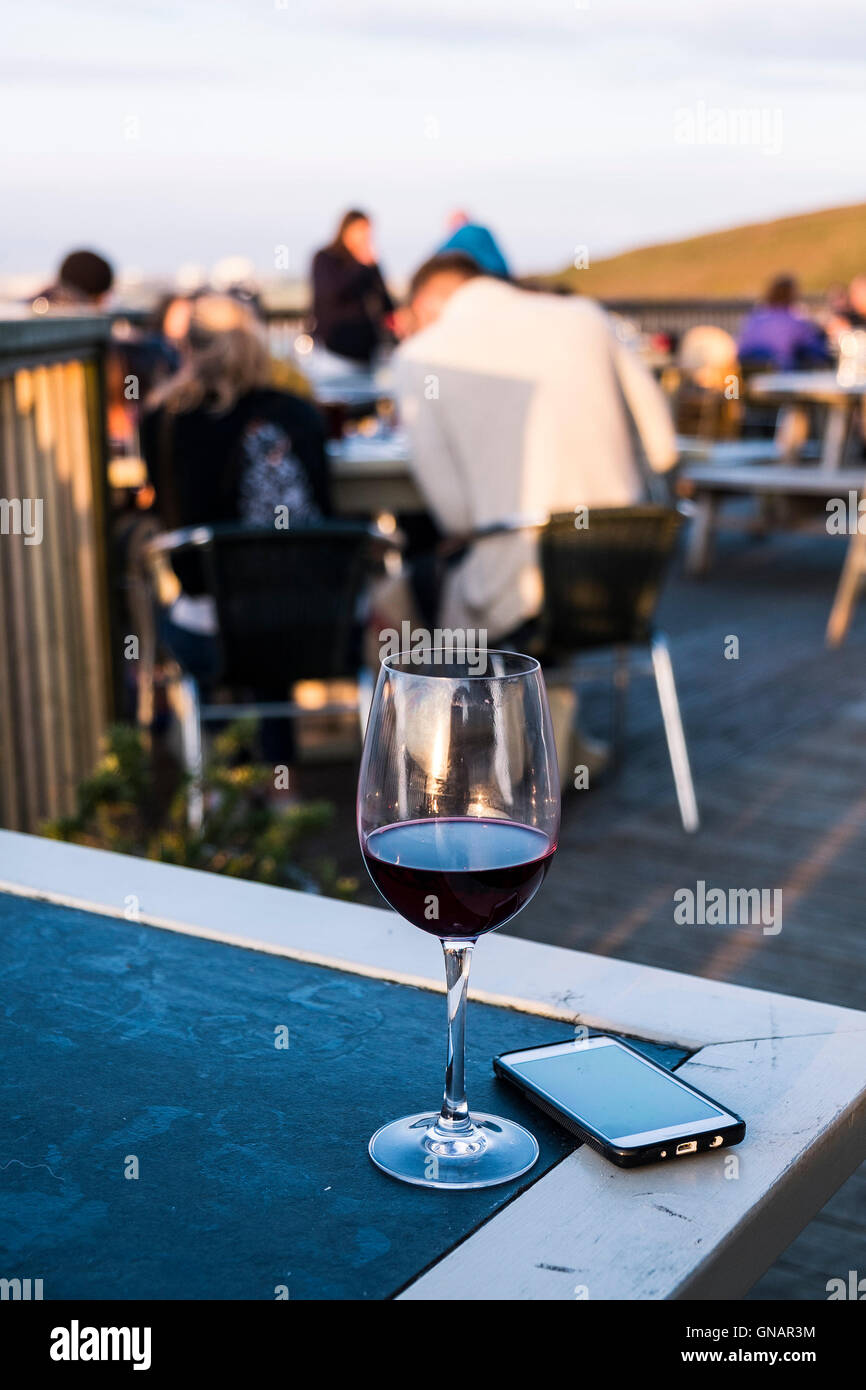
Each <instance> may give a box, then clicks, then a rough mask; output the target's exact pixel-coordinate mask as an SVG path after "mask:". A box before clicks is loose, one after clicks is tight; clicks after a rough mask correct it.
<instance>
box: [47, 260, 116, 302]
mask: <svg viewBox="0 0 866 1390" xmlns="http://www.w3.org/2000/svg"><path fill="white" fill-rule="evenodd" d="M113 285H114V269H113V267H112V265H111V262H110V261H107V260H106V259H105V257H104V256H100V255H99V253H98V252H97V251H70V252H69V254H68V255H67V256H64V258H63V260H62V261H61V263H60V268H59V270H58V271H57V278H56V279H55V281H54V283H53V284H52V285H49V286H48V287H47V288H46V289H44V290H41V291H40V293H39V294H38V295H37V297H36V301H37V304H39V301H42V304H39V307H40V308H42V307H43V305H45V304H47V305H49V306H50V307H52V308H54V307H58V308H64V309H69V308H79V309H91V310H93V311H94V312H95V313H98V312H99V311H100V310H102V309H104V307H105V303H106V300H107V299H108V296H109V295H110V293H111V290H112V286H113Z"/></svg>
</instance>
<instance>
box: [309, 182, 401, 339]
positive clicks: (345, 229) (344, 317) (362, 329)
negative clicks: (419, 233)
mask: <svg viewBox="0 0 866 1390" xmlns="http://www.w3.org/2000/svg"><path fill="white" fill-rule="evenodd" d="M312 280H313V318H314V320H315V325H314V329H313V336H314V338H315V339H316V341H317V342H318V343H321V345H322V346H323V347H326V348H327V349H328V351H329V352H334V353H337V355H338V356H340V357H348V358H349V359H350V360H351V361H353V362H357V363H362V364H364V365H365V366H366V365H368V364H369V363H370V361H371V360H372V358H373V357H374V355H375V353H376V350H377V348H378V347H379V346H380V345H381V344H382V343H383V342H385V341H387V340H388V337H389V331H388V324H387V320H388V318H389V316H390V315H391V314H392V313H393V312H394V303H393V301H392V299H391V296H390V295H389V293H388V289H387V286H386V285H385V281H384V279H383V277H382V272H381V270H380V269H379V266H378V264H377V263H376V252H375V250H374V248H373V234H372V228H371V225H370V219H369V217H367V215H366V213H363V212H359V211H358V210H357V209H353V210H352V211H351V212H347V213H346V214H345V216H344V217H343V219H342V221H341V222H340V226H339V228H338V230H337V235H336V236H335V238H334V240H333V241H332V242H331V244H330V246H325V247H324V248H323V249H322V250H321V251H318V252H317V253H316V255H315V256H314V258H313V271H312Z"/></svg>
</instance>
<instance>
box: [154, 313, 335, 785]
mask: <svg viewBox="0 0 866 1390" xmlns="http://www.w3.org/2000/svg"><path fill="white" fill-rule="evenodd" d="M272 370H273V369H272V363H271V359H270V356H269V353H268V350H267V345H266V343H265V341H264V338H263V336H262V334H261V332H260V330H259V328H258V327H257V325H256V322H255V319H254V317H253V315H252V314H251V311H250V309H249V308H248V307H247V306H246V305H244V304H242V303H240V302H239V301H238V300H236V299H232V298H229V297H228V296H221V295H206V296H203V297H202V298H200V299H198V300H196V301H195V303H194V305H193V306H192V310H191V319H190V327H189V334H188V348H187V353H186V358H185V360H184V362H183V364H182V365H181V367H180V369H179V371H177V372H176V373H175V374H174V375H173V376H171V377H170V378H169V379H168V380H167V381H164V382H162V383H160V385H158V386H157V387H156V389H155V390H154V391H153V392H152V393H151V396H150V398H149V400H148V402H147V405H148V409H147V412H146V414H145V416H144V419H143V421H142V427H141V443H142V451H143V454H144V458H145V462H146V464H147V469H148V474H149V476H150V481H151V483H152V485H153V488H154V491H155V493H156V508H157V512H158V514H159V516H160V519H161V521H162V522H163V524H164V525H165V526H166V528H167V529H168V530H175V529H178V528H180V527H186V526H198V525H202V526H206V525H213V524H217V523H219V522H232V521H236V522H237V521H239V522H246V523H247V524H249V525H251V526H274V525H277V524H279V519H280V517H281V515H282V514H281V512H280V511H279V510H278V509H281V508H287V509H288V512H287V514H288V519H289V523H290V525H294V524H295V523H296V522H298V521H301V522H304V521H312V520H316V519H318V518H321V517H325V516H329V515H330V514H331V495H330V485H329V476H328V467H327V458H326V454H325V433H324V427H323V424H322V421H321V418H320V416H319V414H318V412H317V410H316V409H315V407H314V406H313V405H311V404H310V403H309V401H305V400H301V399H300V397H298V396H293V395H291V394H289V393H288V392H286V391H279V390H276V389H274V387H272V386H271V384H270V382H271V378H272ZM175 573H176V575H177V578H178V580H179V581H180V593H179V594H177V596H176V597H175V599H174V601H173V602H172V603H171V605H170V606H169V607H168V608H167V610H166V611H165V612H164V613H163V614H162V618H161V622H160V632H161V636H162V638H163V641H164V642H165V644H166V646H167V647H168V648H169V650H170V651H171V652H172V653H173V654H174V655H175V657H176V658H177V660H178V661H179V663H180V665H181V666H182V667H183V668H184V670H186V671H188V672H190V674H192V675H194V676H196V677H197V678H198V679H199V680H200V681H202V682H204V683H207V682H208V681H209V680H212V679H213V677H214V676H215V675H216V673H217V662H218V656H219V648H218V643H217V615H216V609H215V606H214V603H213V600H212V598H211V596H210V595H209V594H207V593H206V592H205V591H204V590H205V586H204V583H203V576H202V571H201V568H200V566H199V561H198V557H197V556H196V555H194V554H191V555H186V556H182V557H178V559H177V561H176V563H175ZM256 693H257V697H258V698H260V699H268V700H270V699H275V700H276V699H285V691H281V692H279V691H272V690H270V689H269V690H257V692H256ZM262 745H263V752H264V756H265V757H266V758H267V760H268V761H271V760H272V759H273V760H275V761H280V757H281V756H282V758H283V760H286V761H288V760H289V759H288V757H287V753H288V752H289V751H290V748H291V738H290V726H289V724H288V721H285V720H265V721H264V722H263V724H262Z"/></svg>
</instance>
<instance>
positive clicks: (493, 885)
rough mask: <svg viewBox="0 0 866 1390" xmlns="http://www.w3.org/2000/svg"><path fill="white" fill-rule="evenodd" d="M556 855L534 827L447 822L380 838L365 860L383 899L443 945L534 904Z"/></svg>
mask: <svg viewBox="0 0 866 1390" xmlns="http://www.w3.org/2000/svg"><path fill="white" fill-rule="evenodd" d="M555 849H556V842H555V841H553V840H551V838H550V836H549V835H547V834H546V833H545V832H544V831H543V830H538V829H536V828H535V827H534V826H530V825H518V824H516V823H515V822H514V821H508V820H496V819H492V818H488V817H481V816H479V817H473V816H444V817H442V818H441V819H437V818H429V819H426V820H415V821H403V822H401V823H399V824H396V825H386V826H383V827H382V828H381V829H380V830H374V831H372V832H371V833H370V834H369V835H367V837H366V841H365V843H364V846H363V853H364V859H365V862H366V864H367V869H368V870H369V873H370V877H371V878H372V880H373V882H374V883H375V885H376V887H377V888H378V889H379V892H380V893H381V894H382V897H383V898H385V900H386V901H387V902H389V903H390V904H391V906H392V907H393V908H395V910H396V911H397V912H399V913H400V915H401V916H402V917H405V918H406V920H407V922H411V923H412V924H413V926H416V927H420V928H421V930H422V931H426V932H430V933H431V935H433V936H438V937H440V938H442V939H443V940H460V939H463V940H469V941H474V940H475V939H476V938H477V937H479V936H482V935H483V934H484V932H488V931H493V930H494V929H495V928H496V927H501V926H502V924H503V923H504V922H508V921H509V920H510V919H511V918H512V917H514V916H515V915H516V914H517V913H518V912H520V910H521V908H524V907H525V906H526V904H527V903H528V902H529V901H530V900H531V899H532V898H534V896H535V894H536V893H537V892H538V889H539V888H540V887H541V885H542V883H543V882H544V879H545V877H546V875H547V870H548V868H549V867H550V862H551V860H552V858H553V854H554V851H555Z"/></svg>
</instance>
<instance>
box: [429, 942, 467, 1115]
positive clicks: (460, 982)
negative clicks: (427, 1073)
mask: <svg viewBox="0 0 866 1390" xmlns="http://www.w3.org/2000/svg"><path fill="white" fill-rule="evenodd" d="M474 945H475V943H474V941H470V942H468V943H465V942H461V943H460V944H457V943H455V942H452V941H443V942H442V950H443V951H444V953H445V986H446V991H447V999H448V1056H447V1058H446V1062H445V1098H444V1100H443V1102H442V1113H441V1114H440V1116H439V1119H438V1121H437V1124H436V1128H437V1129H438V1130H439V1131H440V1132H443V1131H444V1132H445V1133H448V1134H462V1133H465V1132H466V1131H467V1130H469V1129H471V1128H472V1122H471V1120H470V1119H469V1107H468V1105H467V1104H466V1083H465V1080H464V1062H465V1052H466V997H467V993H468V990H469V969H470V966H471V965H472V948H473V947H474Z"/></svg>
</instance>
